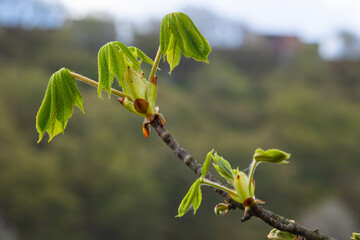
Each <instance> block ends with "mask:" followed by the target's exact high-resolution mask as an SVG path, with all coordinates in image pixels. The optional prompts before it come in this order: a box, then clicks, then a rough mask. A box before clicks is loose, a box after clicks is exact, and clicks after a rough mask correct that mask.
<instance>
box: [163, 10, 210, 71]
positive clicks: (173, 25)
mask: <svg viewBox="0 0 360 240" xmlns="http://www.w3.org/2000/svg"><path fill="white" fill-rule="evenodd" d="M172 38H173V39H172ZM172 41H173V42H174V43H172ZM160 49H161V51H162V53H163V55H164V56H166V58H167V60H168V63H169V65H170V73H171V71H172V70H173V69H174V68H175V67H176V66H177V65H178V64H179V62H180V56H181V53H180V54H179V53H178V51H181V52H182V53H183V54H184V56H185V57H188V58H189V57H191V58H194V59H195V60H197V61H204V62H208V55H209V53H210V52H211V48H210V45H209V43H208V42H207V40H206V39H205V37H204V36H203V35H202V34H201V33H200V31H199V30H198V29H197V27H196V26H195V24H194V23H193V22H192V20H191V19H190V18H189V17H188V16H187V15H186V14H184V13H181V12H176V13H169V14H167V15H166V16H165V17H164V18H163V20H162V23H161V28H160ZM169 58H170V60H169ZM164 60H165V58H164Z"/></svg>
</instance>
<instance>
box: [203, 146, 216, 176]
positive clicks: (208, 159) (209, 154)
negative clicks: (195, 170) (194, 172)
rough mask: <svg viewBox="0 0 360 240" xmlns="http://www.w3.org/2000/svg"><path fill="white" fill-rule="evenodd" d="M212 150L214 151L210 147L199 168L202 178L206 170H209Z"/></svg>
mask: <svg viewBox="0 0 360 240" xmlns="http://www.w3.org/2000/svg"><path fill="white" fill-rule="evenodd" d="M213 152H214V149H212V150H211V151H210V152H209V153H208V154H207V156H206V160H205V162H204V164H203V166H202V169H201V179H204V177H205V175H206V173H207V171H208V170H209V166H210V161H211V156H212V154H213Z"/></svg>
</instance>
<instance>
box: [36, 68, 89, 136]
mask: <svg viewBox="0 0 360 240" xmlns="http://www.w3.org/2000/svg"><path fill="white" fill-rule="evenodd" d="M82 104H83V98H82V96H81V94H80V92H79V90H78V88H77V87H76V84H75V79H74V78H73V77H72V76H71V74H70V71H69V70H68V69H65V68H62V69H60V70H59V71H57V72H56V73H54V74H53V75H52V76H51V77H50V80H49V84H48V87H47V89H46V93H45V96H44V99H43V101H42V103H41V106H40V108H39V111H38V113H37V116H36V129H37V131H38V132H39V141H38V142H40V141H41V139H42V137H43V136H44V134H45V132H47V133H48V134H49V135H50V138H49V142H50V141H51V140H52V139H53V137H54V136H56V135H57V134H59V133H61V132H62V133H63V132H64V130H65V127H66V124H67V122H68V120H69V118H70V117H71V115H72V113H73V109H74V106H78V107H79V108H80V109H81V110H82V111H83V112H84V109H83V105H82Z"/></svg>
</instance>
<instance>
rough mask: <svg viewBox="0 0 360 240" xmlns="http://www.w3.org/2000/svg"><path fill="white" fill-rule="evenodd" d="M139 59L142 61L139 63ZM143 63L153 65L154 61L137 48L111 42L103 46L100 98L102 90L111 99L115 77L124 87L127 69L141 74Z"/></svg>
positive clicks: (100, 51)
mask: <svg viewBox="0 0 360 240" xmlns="http://www.w3.org/2000/svg"><path fill="white" fill-rule="evenodd" d="M137 58H140V59H141V60H140V61H138V60H137ZM141 61H144V62H146V63H148V64H151V65H152V64H153V61H152V60H151V59H150V58H149V57H148V56H147V55H146V54H145V53H143V52H142V51H141V50H140V49H138V48H136V47H127V46H125V45H124V44H123V43H121V42H109V43H107V44H105V45H104V46H102V47H101V48H100V50H99V53H98V68H99V86H98V94H99V98H101V91H102V89H104V90H105V91H106V92H107V93H108V95H109V98H110V95H111V86H112V84H113V82H114V77H116V78H117V79H118V82H119V86H123V85H124V83H123V76H124V72H125V70H126V68H127V67H131V68H132V69H134V70H135V71H136V72H140V71H141V69H140V63H141Z"/></svg>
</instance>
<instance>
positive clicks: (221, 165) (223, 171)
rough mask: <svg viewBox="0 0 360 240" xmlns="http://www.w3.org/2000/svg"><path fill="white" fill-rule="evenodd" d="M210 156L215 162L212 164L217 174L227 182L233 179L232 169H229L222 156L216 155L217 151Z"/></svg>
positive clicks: (229, 166) (228, 164)
mask: <svg viewBox="0 0 360 240" xmlns="http://www.w3.org/2000/svg"><path fill="white" fill-rule="evenodd" d="M212 158H213V160H214V162H215V163H214V164H213V165H214V167H215V169H216V170H217V171H218V172H219V174H220V175H221V176H222V177H223V178H225V179H226V180H228V181H229V182H232V181H233V179H234V173H233V172H234V171H233V169H231V165H230V163H229V162H228V161H226V160H225V159H224V158H223V157H220V156H219V155H217V153H215V154H214V155H213V157H212Z"/></svg>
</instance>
